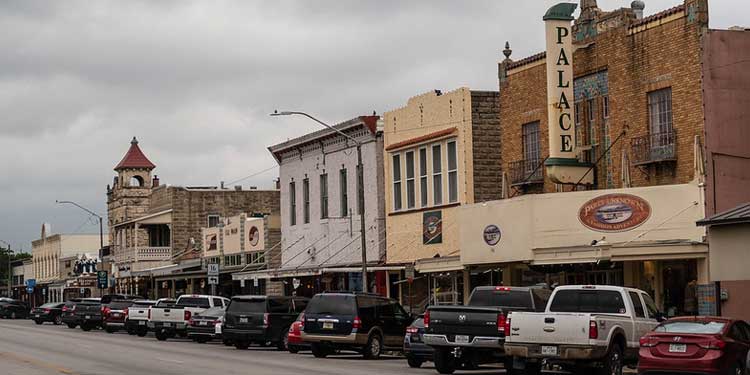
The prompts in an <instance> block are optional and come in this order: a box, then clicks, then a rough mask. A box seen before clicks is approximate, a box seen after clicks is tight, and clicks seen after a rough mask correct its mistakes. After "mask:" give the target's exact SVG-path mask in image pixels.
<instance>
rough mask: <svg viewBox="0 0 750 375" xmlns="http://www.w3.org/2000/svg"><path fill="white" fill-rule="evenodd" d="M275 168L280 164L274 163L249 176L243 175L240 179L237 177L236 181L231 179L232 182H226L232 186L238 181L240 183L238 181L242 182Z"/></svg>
mask: <svg viewBox="0 0 750 375" xmlns="http://www.w3.org/2000/svg"><path fill="white" fill-rule="evenodd" d="M275 168H278V165H273V166H271V167H268V168H266V169H264V170H262V171H258V172H255V173H252V174H250V175H247V176H245V177H242V178H240V179H237V180H234V181H231V182H227V183H226V185H227V186H231V185H232V184H236V183H238V182H242V181H245V180H247V179H248V178H252V177H255V176H258V175H261V174H263V173H266V172H268V171H270V170H272V169H275Z"/></svg>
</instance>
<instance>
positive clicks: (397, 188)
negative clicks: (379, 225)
mask: <svg viewBox="0 0 750 375" xmlns="http://www.w3.org/2000/svg"><path fill="white" fill-rule="evenodd" d="M392 168H393V210H394V211H399V210H401V155H399V154H395V155H393V166H392Z"/></svg>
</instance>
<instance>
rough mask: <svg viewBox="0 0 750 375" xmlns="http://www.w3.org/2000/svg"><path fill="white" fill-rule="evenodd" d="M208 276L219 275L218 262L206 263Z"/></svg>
mask: <svg viewBox="0 0 750 375" xmlns="http://www.w3.org/2000/svg"><path fill="white" fill-rule="evenodd" d="M208 276H219V264H218V263H209V264H208Z"/></svg>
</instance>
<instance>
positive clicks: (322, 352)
mask: <svg viewBox="0 0 750 375" xmlns="http://www.w3.org/2000/svg"><path fill="white" fill-rule="evenodd" d="M310 349H311V350H312V354H313V356H314V357H315V358H325V357H327V356H328V348H326V347H325V346H323V345H321V344H312V346H311V347H310Z"/></svg>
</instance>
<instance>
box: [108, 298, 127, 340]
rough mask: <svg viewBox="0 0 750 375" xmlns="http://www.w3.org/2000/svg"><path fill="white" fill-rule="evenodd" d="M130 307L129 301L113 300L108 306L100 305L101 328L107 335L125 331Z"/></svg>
mask: <svg viewBox="0 0 750 375" xmlns="http://www.w3.org/2000/svg"><path fill="white" fill-rule="evenodd" d="M130 306H133V301H129V300H124V301H120V300H113V301H111V302H110V303H109V304H106V305H102V328H104V330H105V331H106V332H107V333H115V332H117V331H119V330H121V329H125V321H126V320H127V318H128V312H129V311H128V309H129V308H130Z"/></svg>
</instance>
